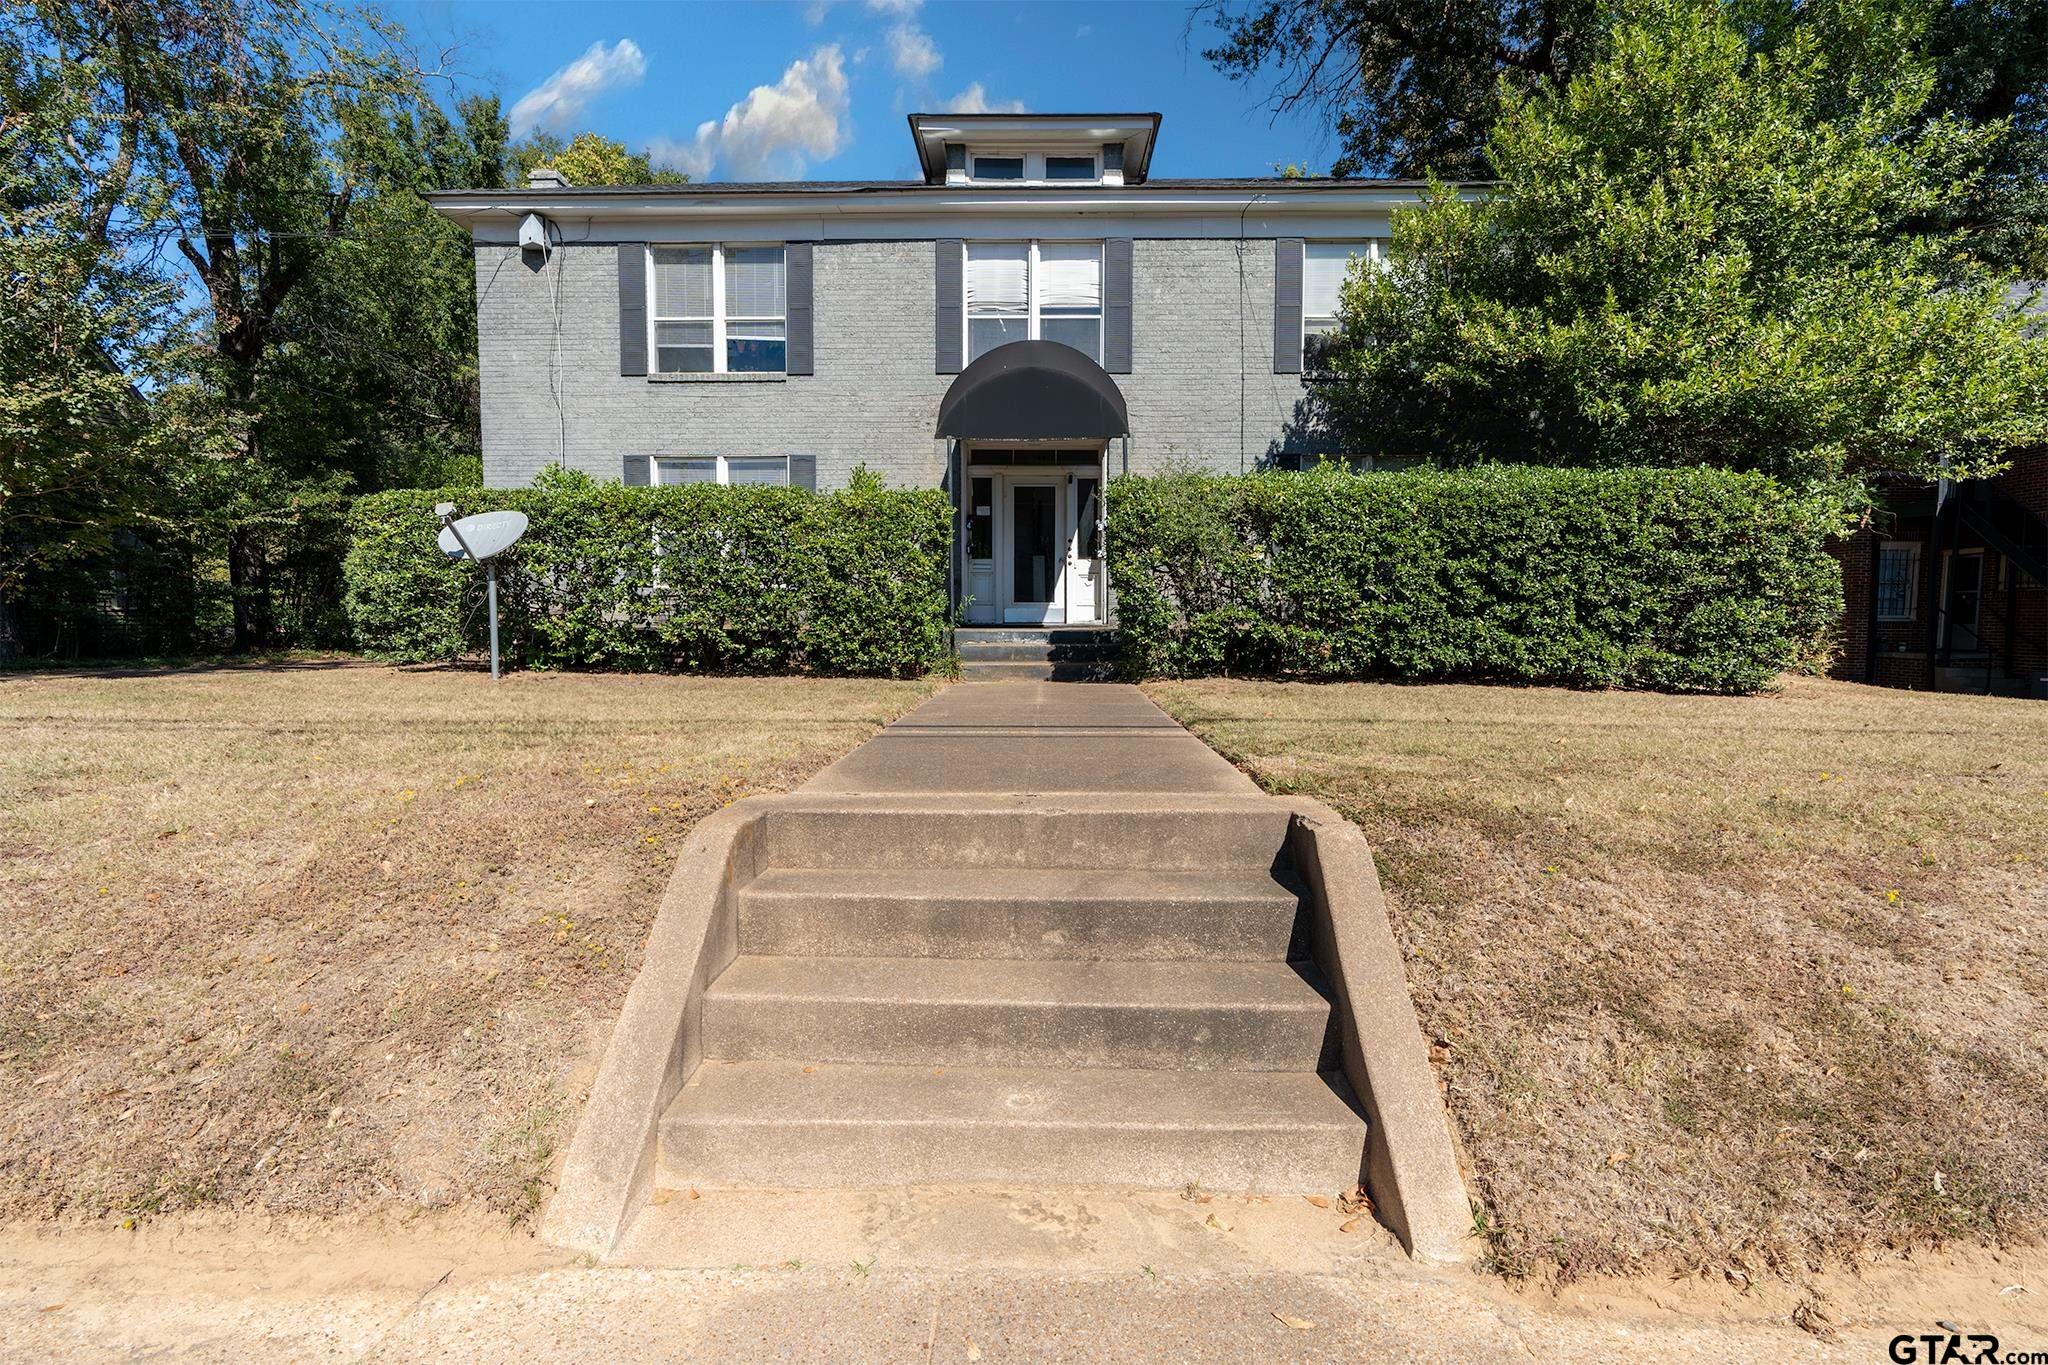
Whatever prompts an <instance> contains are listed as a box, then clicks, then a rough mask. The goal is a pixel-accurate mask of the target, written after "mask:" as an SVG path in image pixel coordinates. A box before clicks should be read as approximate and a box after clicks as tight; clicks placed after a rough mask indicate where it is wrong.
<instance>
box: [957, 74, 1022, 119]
mask: <svg viewBox="0 0 2048 1365" xmlns="http://www.w3.org/2000/svg"><path fill="white" fill-rule="evenodd" d="M937 112H939V113H943V114H1021V113H1023V112H1024V101H1023V100H999V101H997V102H995V103H993V104H991V103H990V102H989V98H988V91H986V90H984V89H982V87H981V82H980V81H976V82H975V83H974V84H972V85H970V86H968V87H967V88H966V89H965V90H962V91H961V92H960V93H959V94H957V95H955V96H953V97H952V98H951V99H949V100H945V101H943V102H941V103H940V105H939V108H938V110H937Z"/></svg>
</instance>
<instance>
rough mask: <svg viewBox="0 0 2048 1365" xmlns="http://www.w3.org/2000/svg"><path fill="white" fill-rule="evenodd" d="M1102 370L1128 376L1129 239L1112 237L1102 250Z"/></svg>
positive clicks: (1129, 358) (1129, 370)
mask: <svg viewBox="0 0 2048 1365" xmlns="http://www.w3.org/2000/svg"><path fill="white" fill-rule="evenodd" d="M1102 368H1103V369H1105V370H1108V371H1109V372H1110V373H1111V374H1129V373H1130V372H1131V239H1130V238H1128V237H1112V238H1110V239H1109V240H1108V241H1107V242H1105V243H1103V248H1102Z"/></svg>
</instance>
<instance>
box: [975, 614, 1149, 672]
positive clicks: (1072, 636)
mask: <svg viewBox="0 0 2048 1365" xmlns="http://www.w3.org/2000/svg"><path fill="white" fill-rule="evenodd" d="M954 648H955V650H956V651H957V652H958V653H959V655H960V676H961V677H962V678H963V679H965V680H966V681H968V682H1096V681H1100V680H1101V679H1104V678H1107V677H1109V676H1110V675H1111V674H1112V672H1113V671H1114V669H1113V665H1114V662H1115V654H1116V629H1115V627H1113V626H962V627H961V628H960V629H959V630H957V631H955V632H954Z"/></svg>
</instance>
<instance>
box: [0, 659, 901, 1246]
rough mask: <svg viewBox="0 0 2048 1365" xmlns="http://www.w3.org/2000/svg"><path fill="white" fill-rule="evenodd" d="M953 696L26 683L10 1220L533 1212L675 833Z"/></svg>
mask: <svg viewBox="0 0 2048 1365" xmlns="http://www.w3.org/2000/svg"><path fill="white" fill-rule="evenodd" d="M929 691H930V687H929V686H928V685H927V684H924V683H901V682H874V681H823V680H802V679H678V678H659V677H620V676H591V675H566V676H565V675H544V674H524V675H514V676H512V677H510V678H508V679H507V680H506V681H505V682H504V683H502V684H500V685H498V686H497V687H495V688H494V687H493V686H492V685H491V683H490V681H489V680H488V678H486V677H484V676H482V675H480V674H477V673H474V672H453V671H439V670H412V671H407V670H398V669H390V668H381V667H376V666H372V665H368V664H361V663H355V662H350V661H331V662H328V661H308V662H300V663H292V664H282V665H273V666H263V667H255V666H252V667H247V668H232V667H224V668H202V669H191V670H178V671H156V672H132V673H120V672H111V671H110V672H100V673H88V672H79V671H64V672H48V673H16V674H4V675H0V903H4V904H5V905H6V906H7V907H8V915H7V921H8V924H7V928H6V930H5V932H4V933H0V1091H4V1093H5V1094H6V1096H7V1101H6V1103H5V1104H4V1105H0V1215H49V1214H55V1213H62V1212H83V1213H116V1214H131V1213H132V1214H147V1213H150V1212H154V1211H157V1210H165V1209H175V1208H186V1207H193V1206H201V1205H208V1204H231V1205H243V1206H260V1207H264V1208H268V1209H273V1210H304V1211H310V1212H320V1213H331V1212H335V1211H338V1210H341V1209H343V1208H359V1207H362V1206H364V1205H366V1204H375V1203H378V1202H380V1201H382V1202H393V1201H396V1202H413V1203H419V1204H425V1205H429V1206H434V1205H439V1204H444V1203H450V1202H454V1201H456V1200H479V1201H485V1202H487V1203H489V1204H490V1205H492V1206H495V1207H497V1208H499V1209H501V1210H503V1211H504V1212H505V1213H506V1214H508V1215H509V1216H513V1217H521V1216H524V1215H525V1214H527V1213H529V1212H531V1211H532V1209H533V1207H534V1205H535V1203H536V1201H537V1200H538V1198H539V1197H540V1195H541V1193H542V1192H543V1190H544V1185H543V1180H544V1173H545V1171H546V1169H547V1164H548V1159H549V1156H550V1155H551V1153H552V1150H553V1147H554V1144H555V1143H556V1142H557V1141H559V1140H561V1139H562V1138H563V1137H564V1136H565V1135H566V1133H567V1131H568V1126H569V1124H570V1123H571V1122H573V1119H574V1114H573V1113H572V1112H570V1108H571V1106H570V1103H569V1101H568V1100H567V1098H566V1095H567V1092H568V1090H569V1086H568V1083H567V1082H568V1078H569V1076H570V1074H571V1072H573V1071H574V1070H575V1069H576V1068H577V1067H578V1066H579V1065H580V1064H582V1063H583V1062H584V1061H585V1059H586V1058H587V1057H588V1056H589V1055H590V1053H591V1050H592V1049H593V1047H594V1046H595V1045H597V1044H598V1043H600V1042H601V1040H602V1036H603V1035H602V1032H601V1030H603V1029H605V1028H608V1027H609V1025H610V1023H611V1020H612V1018H613V1017H614V1015H615V1014H616V1012H617V1009H618V1006H619V1002H620V1000H621V998H622V997H623V995H624V993H625V990H626V987H627V986H628V985H629V984H630V982H631V977H632V974H633V971H634V970H635V968H637V966H638V965H639V953H640V950H641V947H642V944H643V941H644V939H645V935H646V930H647V926H648V923H649V921H650V919H651V918H652V916H653V913H654V909H655V904H656V900H657V898H658V896H659V893H660V890H661V887H662V885H663V884H664V882H665V880H666V879H667V876H668V874H669V871H670V870H671V867H672V865H673V861H674V850H675V847H676V845H677V843H678V842H679V841H680V840H681V838H682V837H683V835H684V834H685V833H686V832H687V831H688V830H689V829H690V827H691V826H692V825H693V824H694V823H695V822H696V821H697V820H698V819H700V818H701V817H703V816H704V815H706V814H707V813H709V812H710V811H713V810H716V809H717V808H718V807H720V806H722V805H724V804H726V803H727V802H730V801H732V800H734V799H736V798H738V797H741V796H745V795H748V794H751V793H756V792H769V791H781V790H785V789H787V788H789V787H792V786H794V785H796V784H797V783H799V782H801V781H802V780H803V779H804V778H806V777H808V776H809V775H810V774H811V773H813V772H815V771H816V770H817V769H819V768H820V767H822V766H824V765H825V764H826V763H828V762H830V761H831V760H832V759H834V758H836V757H838V756H839V755H840V754H843V753H845V752H846V751H847V750H849V749H851V748H853V747H854V746H855V745H856V744H858V743H859V742H860V741H861V740H863V739H865V738H866V737H867V736H868V735H870V734H872V733H873V732H874V731H875V729H876V728H878V727H879V726H880V725H882V724H883V723H884V722H886V721H887V720H889V719H890V718H891V717H893V716H895V715H898V714H900V713H901V712H902V711H904V710H907V709H908V708H909V707H910V706H912V705H913V704H915V703H916V702H917V701H918V700H920V699H921V698H923V697H924V696H925V695H927V694H928V693H929Z"/></svg>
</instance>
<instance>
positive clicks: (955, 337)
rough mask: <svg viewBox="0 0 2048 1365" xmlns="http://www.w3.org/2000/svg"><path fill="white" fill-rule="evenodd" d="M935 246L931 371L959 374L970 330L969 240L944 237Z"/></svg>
mask: <svg viewBox="0 0 2048 1365" xmlns="http://www.w3.org/2000/svg"><path fill="white" fill-rule="evenodd" d="M934 247H935V249H936V253H937V254H936V255H935V257H934V258H933V264H932V278H933V280H934V281H935V282H936V290H937V294H936V298H935V300H934V302H935V304H936V307H935V308H934V310H933V315H932V352H933V359H934V363H933V366H932V372H933V373H934V374H958V373H960V362H961V352H962V350H963V349H964V348H965V345H966V342H965V334H966V331H967V322H966V313H965V312H964V311H963V310H964V309H965V307H966V305H965V304H964V303H963V302H962V291H963V288H964V286H963V283H962V281H961V275H962V273H963V272H964V271H965V270H966V269H967V243H965V242H963V241H961V240H960V239H959V238H958V237H942V238H940V239H939V241H938V242H936V243H935V244H934Z"/></svg>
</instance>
